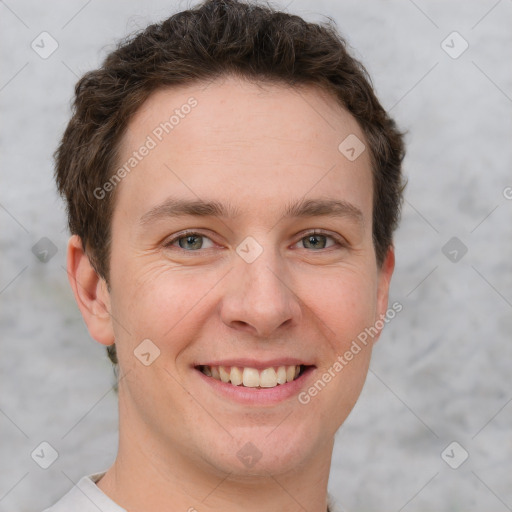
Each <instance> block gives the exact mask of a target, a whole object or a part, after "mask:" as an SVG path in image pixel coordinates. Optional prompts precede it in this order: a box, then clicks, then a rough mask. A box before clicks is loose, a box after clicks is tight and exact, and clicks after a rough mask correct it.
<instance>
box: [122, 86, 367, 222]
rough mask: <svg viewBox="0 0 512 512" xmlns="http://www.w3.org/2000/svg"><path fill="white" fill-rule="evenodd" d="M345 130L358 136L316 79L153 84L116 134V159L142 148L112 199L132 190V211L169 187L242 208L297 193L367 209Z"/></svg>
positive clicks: (363, 180)
mask: <svg viewBox="0 0 512 512" xmlns="http://www.w3.org/2000/svg"><path fill="white" fill-rule="evenodd" d="M354 136H355V137H357V140H359V141H361V144H363V143H364V144H365V142H364V140H365V138H364V135H363V132H362V130H361V129H360V127H359V125H358V123H357V121H356V120H355V119H354V117H353V116H352V115H351V114H350V113H348V112H347V111H346V110H345V109H343V108H342V107H341V106H340V105H339V103H338V102H337V101H336V99H335V98H334V97H333V96H331V95H330V93H328V92H326V91H325V90H323V89H321V88H319V87H318V86H301V87H300V88H291V87H289V86H286V85H285V84H269V83H253V82H248V81H245V80H241V79H238V78H234V77H223V78H222V79H218V80H216V81H214V82H210V83H208V84H205V83H196V84H193V85H188V86H179V87H173V88H165V89H160V90H157V91H156V92H154V93H153V94H152V95H151V96H150V97H149V98H148V100H147V101H146V102H145V103H144V105H143V106H142V107H141V108H140V109H139V110H138V111H137V113H136V114H135V115H134V116H133V118H132V119H131V121H130V123H129V125H128V127H127V130H126V133H125V135H124V137H123V139H122V142H121V145H120V151H119V155H120V161H119V162H118V164H119V166H122V165H123V164H126V163H127V162H128V161H129V160H130V158H132V159H133V158H134V157H133V155H134V153H137V152H138V153H140V151H138V150H139V149H142V147H143V146H148V147H149V146H151V149H150V150H149V151H144V153H145V156H144V157H143V158H140V160H138V161H137V162H136V165H134V167H133V168H132V169H130V171H129V176H128V177H127V178H126V179H124V180H123V181H122V183H120V185H119V188H120V189H121V190H118V191H117V192H118V194H119V195H120V196H121V197H120V198H119V197H118V200H121V201H123V198H124V200H125V201H127V200H129V198H130V197H131V198H133V197H134V194H135V195H136V196H137V202H136V204H134V203H133V201H132V208H131V210H137V212H138V213H139V215H140V216H141V215H143V214H144V213H145V212H147V210H148V209H150V208H151V207H153V206H154V205H155V204H157V203H159V202H161V201H164V200H165V199H166V197H168V196H170V195H172V196H176V195H182V196H184V195H186V196H189V197H190V198H192V199H197V198H198V197H201V198H205V197H206V198H208V199H213V200H215V201H220V202H222V201H223V200H224V199H225V198H228V197H229V198H230V203H232V204H235V205H237V206H239V207H240V208H239V210H240V211H241V212H242V214H243V213H244V212H245V213H247V215H251V212H250V205H255V207H259V208H261V205H262V204H264V205H266V207H267V209H268V210H269V211H271V210H272V209H273V208H274V207H275V208H276V209H277V208H278V205H279V204H282V203H283V202H286V203H290V199H291V198H295V199H301V198H304V197H305V196H307V195H311V196H315V197H318V196H323V197H332V198H335V197H337V198H342V199H345V200H346V199H352V200H353V202H355V203H358V204H357V207H358V208H359V209H360V210H363V211H364V210H368V209H369V210H370V211H371V203H372V200H371V198H372V179H371V164H370V158H369V154H368V153H369V152H368V151H363V152H362V153H361V155H360V156H359V157H358V158H357V159H355V160H352V161H351V160H350V159H348V158H347V157H346V155H345V154H344V153H343V152H342V151H341V150H340V147H341V148H342V149H343V141H344V140H347V138H348V140H352V139H350V137H354ZM340 144H341V146H340ZM357 149H359V148H357ZM233 198H236V200H235V201H233ZM260 213H261V212H260Z"/></svg>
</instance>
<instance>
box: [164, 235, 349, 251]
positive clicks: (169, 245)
mask: <svg viewBox="0 0 512 512" xmlns="http://www.w3.org/2000/svg"><path fill="white" fill-rule="evenodd" d="M317 235H321V236H325V237H326V238H330V239H331V240H333V241H334V242H335V244H336V245H337V246H338V248H340V249H341V248H346V247H348V244H347V242H346V241H345V240H344V239H343V238H342V237H339V236H336V235H333V234H330V233H327V232H325V231H322V230H318V229H315V230H313V231H310V232H308V233H305V234H304V235H303V236H301V238H300V239H299V240H298V242H300V241H301V240H303V239H304V238H307V237H308V236H317ZM189 236H198V237H203V238H208V239H209V240H211V238H210V237H208V236H206V235H204V234H202V233H198V232H197V231H185V232H183V233H180V234H178V236H175V237H174V238H172V239H171V240H169V241H168V242H165V244H164V247H165V248H172V247H173V244H174V243H175V242H177V241H179V240H180V239H182V238H187V237H189ZM211 241H212V242H213V240H211ZM175 249H178V250H181V251H182V252H186V253H194V252H196V253H197V252H201V249H198V250H196V251H194V250H191V251H188V250H186V249H182V248H181V247H176V248H175ZM328 249H332V247H326V248H324V249H318V250H316V251H311V252H323V251H327V250H328ZM203 250H207V249H203Z"/></svg>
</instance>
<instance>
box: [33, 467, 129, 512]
mask: <svg viewBox="0 0 512 512" xmlns="http://www.w3.org/2000/svg"><path fill="white" fill-rule="evenodd" d="M104 474H105V471H103V472H101V473H93V474H92V475H86V476H84V477H82V478H81V479H80V481H79V482H78V483H77V484H76V485H74V486H73V487H72V488H71V489H70V490H69V491H68V492H67V493H66V494H65V495H64V496H62V498H60V499H59V501H57V503H55V504H54V505H52V506H51V507H49V508H46V509H44V510H43V511H42V512H98V510H101V511H102V512H126V510H125V509H124V508H121V507H120V506H119V505H117V503H115V502H114V501H112V500H111V499H110V498H109V497H108V496H107V495H106V494H105V493H104V492H103V491H102V490H101V489H100V488H99V487H98V486H97V485H96V483H95V482H97V481H98V480H99V479H100V478H101V477H102V476H103V475H104Z"/></svg>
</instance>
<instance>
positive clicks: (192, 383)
mask: <svg viewBox="0 0 512 512" xmlns="http://www.w3.org/2000/svg"><path fill="white" fill-rule="evenodd" d="M191 98H193V99H191ZM185 105H189V107H185ZM173 113H175V118H174V119H173V120H172V121H171V122H172V123H173V124H172V128H170V127H169V126H170V125H165V124H164V125H162V123H165V122H166V121H168V120H169V118H170V116H171V115H172V114H173ZM178 118H179V120H178ZM162 126H165V127H166V128H167V131H166V130H165V129H164V128H162ZM158 128H160V129H158ZM167 132H168V133H167ZM349 135H356V136H357V137H358V138H359V139H360V140H361V141H364V135H363V133H362V131H361V129H360V128H359V126H358V124H357V123H356V121H355V120H354V118H353V117H352V116H351V115H350V114H349V113H347V112H346V111H344V110H343V109H341V108H340V107H339V106H338V105H337V103H336V101H335V100H334V99H333V98H331V97H330V96H328V95H327V94H326V93H324V92H322V91H320V90H319V89H317V88H313V87H306V88H302V89H301V90H300V91H297V90H292V89H290V88H288V87H285V86H276V85H265V86H261V85H254V84H251V83H249V82H245V81H239V80H236V79H234V78H229V77H224V78H223V79H222V80H218V81H216V82H214V83H211V84H209V85H208V86H207V87H206V86H205V85H202V86H200V85H196V86H187V87H182V88H179V89H172V90H171V89H166V90H161V91H159V92H157V93H154V94H153V95H152V96H151V97H150V98H149V99H148V101H147V102H146V103H145V104H144V106H143V107H142V108H141V109H140V110H139V111H138V112H137V114H136V115H135V116H134V117H133V119H132V120H131V122H130V124H129V127H128V130H127V132H126V134H125V137H124V139H123V141H122V145H121V152H120V159H119V164H120V165H119V166H120V167H121V166H122V165H124V164H125V163H126V162H129V159H130V158H131V157H133V153H134V151H135V152H138V155H139V156H138V157H137V156H136V158H137V163H136V165H135V162H134V161H132V162H131V163H132V164H134V165H133V168H132V167H129V166H128V167H127V168H130V171H129V172H127V173H126V176H124V174H125V173H121V174H122V176H121V177H123V179H122V181H121V182H120V183H118V184H117V185H116V186H117V189H116V206H115V212H114V215H113V219H112V252H111V260H110V276H111V280H110V286H111V289H110V295H109V308H110V311H111V314H112V319H114V320H112V328H113V331H114V333H115V340H116V346H117V352H118V358H119V363H120V367H121V371H122V373H121V381H120V384H119V400H120V413H121V416H122V417H121V420H120V421H121V425H123V422H124V425H127V424H128V423H129V427H128V426H124V427H122V428H121V431H122V429H123V428H125V429H127V428H129V429H130V432H131V436H133V437H138V438H142V437H144V439H145V443H146V444H147V446H148V451H151V453H152V455H151V457H153V462H154V463H156V464H158V463H159V461H163V460H165V459H166V457H170V456H172V457H174V458H176V457H182V458H183V460H187V461H189V462H193V463H194V464H196V465H197V466H198V467H202V468H203V469H205V470H208V471H213V472H222V473H226V472H235V473H237V474H239V475H242V476H243V475H244V474H252V475H254V474H258V473H259V474H266V472H268V471H270V472H272V473H273V474H278V473H282V472H286V471H289V470H292V469H294V470H296V469H297V468H300V467H302V466H304V465H307V464H312V463H314V461H315V460H317V459H318V457H320V456H324V457H325V455H326V454H330V452H331V451H332V443H333V438H334V434H335V432H336V430H337V429H338V428H339V426H340V425H341V423H342V422H343V421H344V420H345V418H346V417H347V416H348V414H349V412H350V411H351V409H352V408H353V406H354V404H355V402H356V400H357V398H358V396H359V394H360V391H361V389H362V386H363V383H364V380H365V377H366V374H367V370H368V364H369V360H370V354H371V344H372V342H374V341H375V340H376V338H377V337H378V336H375V337H374V338H373V340H369V342H368V343H367V345H366V346H365V345H363V344H362V343H359V346H360V350H359V351H358V352H357V354H355V355H354V352H356V350H355V349H354V350H353V351H352V354H353V357H352V358H350V360H349V359H348V357H344V354H345V353H346V352H347V351H350V348H351V346H352V347H353V344H352V342H353V341H354V340H356V339H357V337H358V335H360V334H361V332H363V331H364V330H365V328H368V327H370V326H373V325H374V324H375V322H376V321H377V320H378V319H379V318H380V315H382V314H384V313H385V311H386V308H387V295H388V285H389V279H390V277H391V273H392V270H393V268H392V267H393V255H392V251H390V253H389V254H388V258H387V260H386V261H385V262H384V264H383V265H382V267H380V268H379V267H378V266H377V263H376V260H375V250H374V246H373V243H372V197H373V193H372V177H371V168H370V156H369V154H368V151H363V153H362V154H361V155H360V156H359V157H358V158H357V159H355V160H353V161H351V160H349V159H348V158H346V156H345V155H344V154H342V153H341V152H340V150H339V149H338V146H339V145H340V143H341V142H342V141H343V140H344V139H345V138H346V137H347V136H349ZM148 137H149V139H148ZM150 139H151V140H152V141H153V142H150ZM143 145H146V147H149V148H150V149H149V150H148V151H144V150H140V148H141V146H143ZM142 153H145V156H141V154H142ZM139 157H140V159H139ZM203 203H204V204H203ZM144 340H146V341H144ZM147 340H150V341H147ZM141 343H143V344H142V345H141ZM336 362H338V365H336ZM340 366H341V369H340ZM221 367H222V368H221ZM296 367H297V368H298V370H296ZM297 373H298V375H297ZM326 375H327V376H326ZM329 376H330V378H329ZM228 379H229V381H228V382H224V381H227V380H228ZM240 381H241V382H240ZM318 381H321V383H320V384H318ZM315 383H316V387H315ZM237 384H238V385H237ZM322 384H323V385H322ZM315 389H316V392H315ZM251 457H252V458H251ZM257 459H258V460H257ZM256 460H257V463H256V464H255V463H254V461H256ZM329 460H330V456H329Z"/></svg>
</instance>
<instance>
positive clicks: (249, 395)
mask: <svg viewBox="0 0 512 512" xmlns="http://www.w3.org/2000/svg"><path fill="white" fill-rule="evenodd" d="M314 370H315V367H314V366H308V367H307V368H306V370H305V371H304V372H303V373H302V374H301V375H300V376H299V377H298V378H296V379H295V380H292V381H291V382H287V383H286V384H278V385H277V386H275V387H273V388H247V387H245V386H242V385H240V386H233V384H231V383H230V382H222V381H221V380H217V379H214V378H213V377H207V376H206V375H205V374H204V373H203V372H202V371H200V370H198V369H197V368H194V371H195V372H197V373H198V375H199V377H200V378H201V379H202V380H203V382H205V383H206V384H208V385H209V386H211V388H212V389H213V390H214V392H215V393H217V394H218V395H221V396H224V397H226V398H229V399H231V400H233V401H235V402H238V403H241V404H245V405H275V404H278V403H279V402H283V401H284V400H287V399H289V398H291V397H293V396H295V395H298V394H299V392H300V391H301V389H303V388H305V387H306V384H307V381H308V380H309V379H310V377H311V375H312V373H313V371H314Z"/></svg>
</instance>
